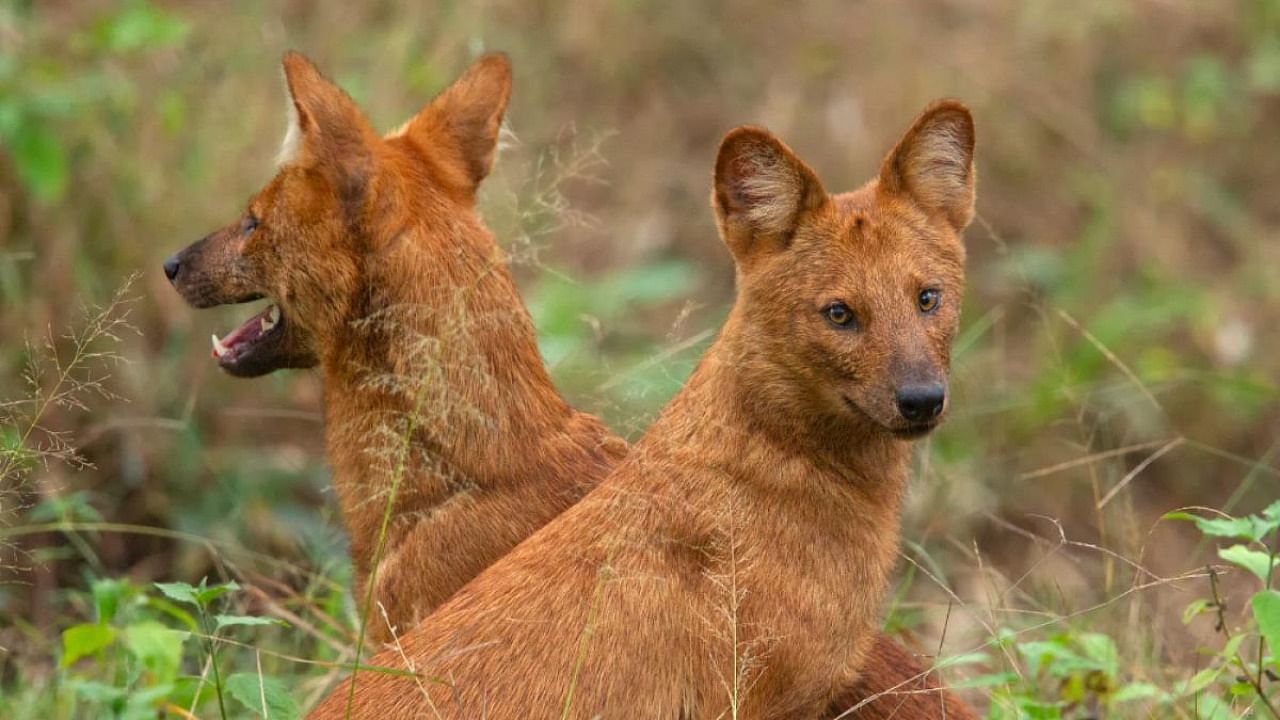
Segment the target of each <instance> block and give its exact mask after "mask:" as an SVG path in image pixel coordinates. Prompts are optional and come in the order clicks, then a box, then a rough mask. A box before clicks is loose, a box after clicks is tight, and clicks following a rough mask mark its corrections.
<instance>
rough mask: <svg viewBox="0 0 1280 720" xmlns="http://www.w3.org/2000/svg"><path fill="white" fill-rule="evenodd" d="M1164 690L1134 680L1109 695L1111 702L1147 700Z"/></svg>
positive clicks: (1157, 695) (1158, 695) (1159, 694)
mask: <svg viewBox="0 0 1280 720" xmlns="http://www.w3.org/2000/svg"><path fill="white" fill-rule="evenodd" d="M1163 694H1164V692H1163V691H1161V690H1160V688H1158V687H1156V686H1155V685H1152V684H1151V683H1148V682H1134V683H1129V684H1128V685H1125V686H1124V687H1122V688H1120V689H1119V690H1117V691H1116V693H1115V694H1114V695H1112V696H1111V703H1112V704H1120V703H1127V702H1133V701H1134V700H1148V699H1150V698H1154V697H1160V696H1161V695H1163Z"/></svg>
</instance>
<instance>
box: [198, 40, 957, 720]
mask: <svg viewBox="0 0 1280 720" xmlns="http://www.w3.org/2000/svg"><path fill="white" fill-rule="evenodd" d="M508 73H509V71H508V69H507V66H506V63H505V61H504V60H503V59H501V58H500V57H496V56H490V57H487V58H485V59H483V60H481V61H480V62H479V63H477V65H476V66H475V67H474V68H473V69H472V70H470V71H469V72H468V73H467V75H466V76H464V77H463V78H462V79H460V80H459V81H458V83H456V84H455V85H454V86H453V87H452V88H450V89H449V90H448V91H446V93H444V94H443V95H442V96H441V97H439V98H437V99H436V100H435V101H433V103H432V104H431V105H429V106H428V107H427V108H426V109H424V110H423V111H422V113H420V114H419V115H418V116H417V117H415V119H414V120H412V121H411V122H410V123H409V124H408V125H407V126H406V127H405V128H404V129H403V130H402V131H401V132H399V133H393V134H392V135H391V136H389V137H388V138H386V139H380V138H378V137H377V136H376V135H374V133H373V132H372V131H371V130H370V129H369V127H368V125H367V123H366V122H365V121H364V119H363V117H362V116H361V115H360V113H359V111H358V110H356V108H355V106H354V105H353V104H352V103H351V102H350V100H349V99H348V98H347V97H346V96H345V95H344V94H342V93H341V91H339V90H337V88H336V87H334V86H332V85H331V84H330V83H328V82H327V81H325V80H324V79H323V78H322V77H320V76H319V74H318V73H317V72H316V71H315V70H314V68H313V67H312V66H311V65H310V64H309V63H307V62H306V61H305V60H304V59H302V58H301V57H300V56H296V55H291V56H289V57H287V58H286V75H287V79H288V81H289V85H290V92H291V96H292V100H293V102H294V103H295V104H296V112H297V114H298V124H299V126H300V127H299V129H300V130H301V138H300V141H301V147H300V148H299V149H298V153H297V156H296V157H295V158H293V159H292V161H291V162H289V163H288V164H287V165H286V166H285V168H284V169H283V170H282V171H281V173H280V175H279V176H278V177H277V178H276V179H274V180H273V181H272V182H271V183H270V184H269V185H268V186H267V187H266V188H264V190H263V191H261V192H260V193H259V194H258V195H257V196H255V197H254V198H253V199H252V200H251V202H250V204H249V211H248V212H247V213H246V217H249V216H252V217H255V218H256V219H257V220H258V222H259V224H258V226H257V227H256V228H254V229H252V230H251V231H249V232H245V227H246V225H245V220H244V219H241V220H238V221H237V222H236V223H233V224H232V225H231V226H229V227H228V228H225V229H223V230H221V231H219V232H218V233H215V234H214V235H211V236H210V237H209V238H206V239H205V240H204V241H201V242H200V243H197V244H196V245H194V246H193V247H192V248H189V249H188V250H186V251H184V252H183V253H182V254H180V255H179V256H178V258H179V259H180V260H181V263H182V265H181V266H182V271H181V272H180V273H179V274H178V276H177V277H175V285H176V286H177V287H178V289H179V290H180V291H182V292H183V294H184V296H186V297H187V298H188V299H189V300H191V301H192V302H193V304H196V305H198V306H207V305H212V304H219V303H223V302H236V301H240V300H242V299H245V298H247V297H252V296H258V295H266V296H269V297H270V298H272V299H273V300H275V301H276V302H278V303H279V304H280V306H281V308H282V311H283V316H284V317H283V320H282V323H283V325H284V328H283V331H282V332H281V333H278V334H277V336H276V337H273V338H271V339H270V340H271V341H270V342H267V343H263V344H262V345H261V347H259V348H257V349H256V350H255V352H254V353H252V354H250V356H248V357H247V358H242V359H241V362H239V363H237V364H235V365H230V366H229V365H228V364H225V363H224V365H223V366H224V368H226V369H227V370H228V371H229V372H232V373H233V374H241V375H256V374H262V373H264V372H270V371H271V370H273V369H276V368H279V367H307V366H311V365H314V364H316V363H317V362H319V363H320V364H321V365H322V367H323V371H324V377H325V388H326V393H325V394H326V418H327V423H326V435H327V442H328V446H329V455H330V458H331V461H332V462H333V464H334V476H335V484H336V485H337V487H338V490H339V500H340V503H341V506H342V510H343V516H344V520H345V522H346V524H347V527H348V530H349V531H350V533H351V538H352V553H353V560H354V562H355V565H356V569H357V583H358V584H357V589H360V588H361V587H362V586H363V581H364V579H365V578H366V577H367V576H368V574H369V573H370V570H371V567H372V558H373V555H374V550H375V547H374V545H375V542H376V539H377V537H378V533H379V528H380V524H381V520H382V514H383V511H384V509H385V502H386V499H387V494H388V492H389V490H390V487H389V486H390V478H393V477H401V478H403V479H402V481H401V483H400V484H399V487H398V489H397V493H396V495H397V503H396V507H395V508H394V511H393V519H392V523H391V527H390V533H389V535H388V538H387V543H386V550H385V551H384V553H383V558H384V559H383V562H382V563H381V565H380V566H379V569H378V573H377V576H378V582H377V588H376V591H375V595H374V599H375V601H376V602H377V603H379V604H380V605H381V606H382V607H384V608H385V610H386V612H387V615H388V618H389V620H390V621H391V624H392V625H394V626H396V627H397V628H399V630H400V631H404V630H405V629H407V628H408V627H410V626H411V625H412V624H414V622H415V619H416V618H417V617H420V616H422V615H424V614H426V613H428V612H430V611H431V610H432V609H433V608H434V607H435V606H436V605H438V604H439V603H440V602H442V601H443V600H444V599H445V598H446V597H448V596H449V595H451V594H452V593H453V592H454V591H456V590H457V589H458V588H459V587H461V586H462V585H463V584H464V583H465V582H466V581H467V580H469V579H471V578H472V577H473V576H475V575H476V574H478V573H479V572H480V570H481V569H483V568H484V567H485V566H487V565H489V564H491V563H492V562H493V561H494V560H495V559H497V558H498V557H499V556H501V555H502V554H504V553H505V552H507V551H508V550H509V549H510V548H511V547H512V546H513V545H515V544H516V543H517V542H519V541H520V540H522V539H523V538H524V537H526V536H527V535H529V534H530V533H532V531H533V530H534V529H536V528H537V527H538V526H540V525H542V524H543V523H545V522H546V521H547V520H549V519H550V518H551V517H553V516H554V515H556V514H557V513H559V512H561V511H562V510H563V509H564V508H566V507H568V506H569V505H570V504H571V503H572V502H573V501H574V500H575V499H577V498H578V497H579V496H580V495H581V494H582V493H583V492H584V491H585V490H586V489H587V488H588V487H590V486H591V485H594V484H595V483H596V482H597V481H598V480H599V479H600V478H602V477H603V476H604V475H605V474H606V472H607V471H608V470H609V469H610V468H612V467H613V466H614V465H615V464H616V463H617V461H618V460H619V459H620V458H621V457H622V454H623V453H624V452H625V450H626V447H625V444H624V443H623V442H622V441H621V440H619V439H617V438H615V437H613V436H611V435H609V434H608V433H607V431H605V429H604V428H603V427H602V426H601V425H600V424H599V423H598V422H597V421H596V420H595V419H594V418H591V417H590V416H587V415H584V414H581V413H577V412H575V411H573V410H572V409H570V408H569V407H568V406H567V405H566V404H565V403H564V402H563V400H561V398H560V397H559V395H558V394H557V393H556V391H555V389H554V387H553V386H552V385H551V383H550V380H549V378H548V377H547V375H546V373H545V371H544V369H543V368H542V365H541V362H540V360H539V358H538V356H537V350H536V346H535V344H534V339H533V332H532V327H531V324H530V322H529V319H528V316H527V313H526V311H525V309H524V306H523V304H522V303H521V302H520V299H519V297H518V295H517V294H516V293H515V290H514V286H513V285H512V283H511V281H510V278H509V275H508V273H507V271H506V269H505V267H504V265H503V263H502V259H501V255H500V253H499V251H498V249H497V247H496V245H495V243H494V242H493V239H492V237H491V236H490V234H489V233H488V232H487V231H486V230H485V229H484V227H483V225H481V224H480V222H479V220H478V218H476V217H475V215H474V212H473V210H472V204H473V202H474V193H475V187H476V185H477V184H478V183H479V182H480V180H482V179H483V177H484V175H485V174H486V173H487V171H488V168H489V164H490V163H491V161H492V152H493V146H494V140H495V136H496V131H497V122H498V121H499V120H500V118H501V114H502V109H503V108H504V107H505V103H506V97H507V92H508V87H509V74H508ZM370 318H372V319H370ZM410 425H411V426H412V427H410ZM388 428H391V429H392V432H391V433H390V435H389V436H388V435H387V432H386V431H387V429H388ZM405 434H407V436H409V437H411V438H412V440H413V442H412V444H411V445H405V444H403V443H400V442H399V439H400V438H403V437H405V436H406V435H405ZM407 447H412V448H413V454H412V455H410V456H408V459H407V461H402V459H401V458H402V457H404V456H402V455H398V454H397V453H398V452H400V451H402V450H404V449H405V448H407ZM371 448H374V449H377V448H381V449H382V451H383V452H382V453H373V454H371V453H370V449H371ZM420 450H421V451H423V454H421V455H418V454H417V452H418V451H420ZM387 453H389V454H387ZM397 468H402V469H400V470H397ZM362 599H363V598H362ZM876 601H877V602H878V596H877V599H876ZM871 604H872V605H874V603H871ZM373 628H374V631H375V635H376V636H378V637H381V638H386V637H388V635H389V632H388V630H387V625H386V624H385V623H382V622H377V617H376V616H375V622H374V624H373ZM917 676H921V677H922V673H921V671H920V670H919V665H918V663H917V662H916V661H915V660H914V659H913V658H911V657H910V656H908V655H907V654H906V653H905V651H903V650H902V649H901V648H900V647H899V646H897V645H896V644H894V643H893V642H892V641H891V640H889V639H888V638H885V637H884V636H882V635H878V636H876V640H875V643H874V645H872V648H871V650H870V654H869V655H868V656H867V670H866V672H865V673H864V675H863V679H862V681H861V682H860V683H859V685H858V686H857V687H856V688H855V689H854V690H852V691H851V692H850V694H849V695H847V704H844V705H841V707H849V706H853V705H855V704H857V703H859V702H862V701H864V700H865V699H866V698H872V697H876V696H877V695H878V694H879V693H881V692H885V691H890V693H893V692H900V691H901V690H902V689H903V688H905V687H907V685H905V684H904V683H906V682H908V681H911V680H912V679H913V678H916V677H917ZM361 698H362V702H365V703H366V705H365V706H366V707H369V706H371V705H376V704H377V701H376V699H375V698H374V697H373V696H366V695H365V694H364V692H363V691H362V693H361ZM841 702H845V701H844V700H842V701H841ZM940 702H941V701H940V700H939V697H938V696H937V695H936V694H908V695H895V694H889V695H886V696H885V697H883V698H880V699H877V700H875V701H874V702H872V703H871V704H869V705H867V706H866V707H864V708H862V709H860V710H859V711H858V712H857V713H856V714H855V715H854V717H859V718H870V717H890V716H892V717H899V718H906V719H908V720H909V719H910V718H924V717H934V716H936V714H937V708H939V707H940ZM949 702H951V703H954V699H952V700H950V701H949ZM882 710H883V711H884V712H881V711H882ZM890 712H892V713H893V714H892V715H890V714H889V713H890ZM959 712H960V711H959V710H958V709H956V710H951V711H950V713H949V715H948V716H949V717H960V718H965V717H970V716H969V715H962V714H959ZM913 713H914V714H913Z"/></svg>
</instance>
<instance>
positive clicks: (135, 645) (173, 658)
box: [124, 620, 189, 681]
mask: <svg viewBox="0 0 1280 720" xmlns="http://www.w3.org/2000/svg"><path fill="white" fill-rule="evenodd" d="M187 637H189V633H186V632H183V631H181V630H173V629H170V628H167V627H165V626H164V625H161V624H160V623H158V622H156V621H155V620H143V621H142V622H139V623H134V624H133V625H130V626H129V627H127V628H125V629H124V644H125V647H127V648H128V649H129V652H130V654H132V655H133V656H134V657H135V658H137V659H138V662H140V663H142V666H143V667H144V668H146V669H147V670H149V671H150V672H152V673H153V674H154V675H155V676H156V677H157V678H160V679H162V680H165V681H172V680H173V679H174V677H175V676H176V675H177V672H178V666H179V664H180V663H181V662H182V644H183V643H184V642H186V639H187Z"/></svg>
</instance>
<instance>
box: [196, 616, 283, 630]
mask: <svg viewBox="0 0 1280 720" xmlns="http://www.w3.org/2000/svg"><path fill="white" fill-rule="evenodd" d="M213 620H214V629H215V630H221V629H222V628H225V627H232V626H235V625H282V626H283V625H285V624H286V623H285V622H284V621H282V620H276V619H275V618H267V617H257V616H254V615H214V616H213Z"/></svg>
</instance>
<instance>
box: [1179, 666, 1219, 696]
mask: <svg viewBox="0 0 1280 720" xmlns="http://www.w3.org/2000/svg"><path fill="white" fill-rule="evenodd" d="M1221 674H1222V666H1217V667H1207V668H1205V669H1203V670H1201V671H1200V672H1198V673H1196V674H1195V675H1192V676H1191V678H1190V679H1189V680H1187V681H1185V682H1180V683H1178V686H1177V693H1178V695H1179V696H1182V697H1187V696H1190V695H1194V694H1196V693H1198V692H1200V691H1201V690H1204V689H1205V688H1207V687H1209V686H1210V685H1212V684H1213V681H1214V680H1217V679H1218V676H1219V675H1221Z"/></svg>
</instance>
